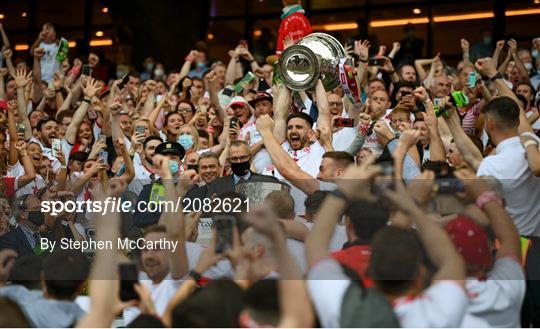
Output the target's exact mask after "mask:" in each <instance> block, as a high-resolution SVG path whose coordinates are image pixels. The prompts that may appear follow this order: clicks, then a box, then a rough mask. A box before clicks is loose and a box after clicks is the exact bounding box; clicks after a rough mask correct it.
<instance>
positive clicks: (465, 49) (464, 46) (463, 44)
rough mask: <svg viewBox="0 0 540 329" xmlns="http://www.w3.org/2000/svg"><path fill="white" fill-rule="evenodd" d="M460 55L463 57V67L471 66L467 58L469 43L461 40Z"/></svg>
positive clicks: (468, 57)
mask: <svg viewBox="0 0 540 329" xmlns="http://www.w3.org/2000/svg"><path fill="white" fill-rule="evenodd" d="M461 54H462V55H463V64H464V65H465V66H469V65H472V63H471V60H470V56H469V41H467V40H466V39H461Z"/></svg>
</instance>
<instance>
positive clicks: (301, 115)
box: [287, 112, 314, 128]
mask: <svg viewBox="0 0 540 329" xmlns="http://www.w3.org/2000/svg"><path fill="white" fill-rule="evenodd" d="M294 118H300V119H303V120H304V121H306V122H307V123H308V124H309V128H312V127H313V123H314V122H313V118H312V117H311V116H310V115H309V114H307V113H304V112H296V113H293V114H291V115H289V116H288V117H287V124H289V121H291V119H294Z"/></svg>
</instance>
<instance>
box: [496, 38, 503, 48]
mask: <svg viewBox="0 0 540 329" xmlns="http://www.w3.org/2000/svg"><path fill="white" fill-rule="evenodd" d="M496 48H497V50H499V51H501V50H502V49H503V48H504V40H499V41H497V45H496Z"/></svg>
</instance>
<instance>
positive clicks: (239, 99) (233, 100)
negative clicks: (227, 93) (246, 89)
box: [229, 96, 247, 106]
mask: <svg viewBox="0 0 540 329" xmlns="http://www.w3.org/2000/svg"><path fill="white" fill-rule="evenodd" d="M233 105H241V106H245V105H247V102H246V99H245V98H244V97H242V96H235V97H233V98H231V101H230V102H229V106H233Z"/></svg>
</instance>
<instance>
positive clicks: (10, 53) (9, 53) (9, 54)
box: [3, 48, 13, 59]
mask: <svg viewBox="0 0 540 329" xmlns="http://www.w3.org/2000/svg"><path fill="white" fill-rule="evenodd" d="M3 54H4V57H5V58H6V59H10V58H11V57H12V56H13V50H11V49H10V48H8V49H6V50H4V53H3Z"/></svg>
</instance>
